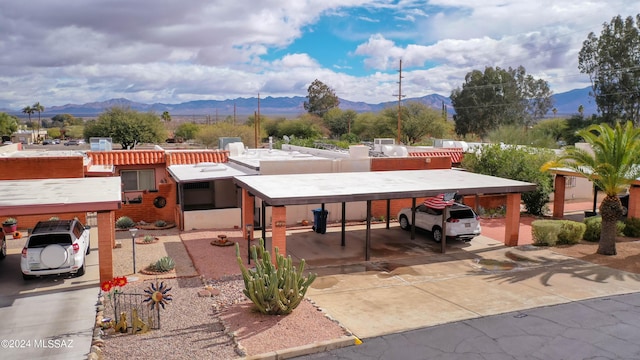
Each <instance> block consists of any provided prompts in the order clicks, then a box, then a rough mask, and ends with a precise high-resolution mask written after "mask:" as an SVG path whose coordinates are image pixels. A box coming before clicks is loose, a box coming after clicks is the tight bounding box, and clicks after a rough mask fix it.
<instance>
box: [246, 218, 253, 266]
mask: <svg viewBox="0 0 640 360" xmlns="http://www.w3.org/2000/svg"><path fill="white" fill-rule="evenodd" d="M252 232H253V225H251V224H247V264H251V233H252Z"/></svg>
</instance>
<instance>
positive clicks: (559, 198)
mask: <svg viewBox="0 0 640 360" xmlns="http://www.w3.org/2000/svg"><path fill="white" fill-rule="evenodd" d="M565 180H566V178H565V176H564V175H560V174H556V178H555V180H554V185H553V188H554V189H553V217H554V218H555V219H562V218H563V217H564V196H565V195H564V194H565V188H566V181H565Z"/></svg>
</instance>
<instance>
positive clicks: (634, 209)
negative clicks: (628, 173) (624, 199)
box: [627, 185, 640, 218]
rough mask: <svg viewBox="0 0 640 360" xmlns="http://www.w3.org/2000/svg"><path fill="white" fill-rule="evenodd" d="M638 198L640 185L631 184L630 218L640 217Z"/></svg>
mask: <svg viewBox="0 0 640 360" xmlns="http://www.w3.org/2000/svg"><path fill="white" fill-rule="evenodd" d="M638 199H640V186H635V185H631V187H630V188H629V208H628V212H627V217H628V218H640V206H638Z"/></svg>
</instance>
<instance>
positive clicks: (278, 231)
mask: <svg viewBox="0 0 640 360" xmlns="http://www.w3.org/2000/svg"><path fill="white" fill-rule="evenodd" d="M276 247H277V248H278V250H279V252H280V254H281V255H282V256H285V257H286V256H287V208H286V207H284V206H273V207H272V208H271V259H272V260H273V261H274V262H275V261H276V251H275V248H276Z"/></svg>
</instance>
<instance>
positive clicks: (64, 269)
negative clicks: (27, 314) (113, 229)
mask: <svg viewBox="0 0 640 360" xmlns="http://www.w3.org/2000/svg"><path fill="white" fill-rule="evenodd" d="M89 233H90V231H89V227H85V226H83V225H82V224H81V223H80V222H79V221H78V220H77V219H74V220H48V221H40V222H38V223H37V224H36V226H35V227H34V228H33V231H32V232H31V235H30V236H29V239H28V240H27V242H26V243H25V245H24V248H23V249H22V258H21V260H20V268H21V269H22V277H23V278H24V279H25V280H27V279H30V278H33V277H35V276H40V275H54V274H66V273H71V274H76V275H77V276H82V275H84V272H85V257H86V255H88V254H89V252H90V251H91V244H90V239H89Z"/></svg>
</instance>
